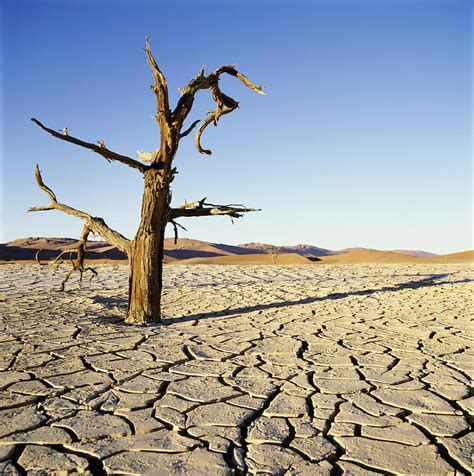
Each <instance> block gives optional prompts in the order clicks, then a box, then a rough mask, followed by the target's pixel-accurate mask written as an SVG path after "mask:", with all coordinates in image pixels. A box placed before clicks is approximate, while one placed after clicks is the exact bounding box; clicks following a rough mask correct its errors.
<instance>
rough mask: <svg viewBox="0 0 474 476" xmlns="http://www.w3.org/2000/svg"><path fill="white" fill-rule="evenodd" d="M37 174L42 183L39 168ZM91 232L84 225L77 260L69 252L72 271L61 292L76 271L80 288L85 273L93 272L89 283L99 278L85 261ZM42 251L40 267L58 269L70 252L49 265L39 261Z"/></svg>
mask: <svg viewBox="0 0 474 476" xmlns="http://www.w3.org/2000/svg"><path fill="white" fill-rule="evenodd" d="M35 174H36V175H37V177H36V179H37V181H38V183H42V179H41V174H40V172H39V170H38V168H37V169H36V171H35ZM41 188H42V189H43V190H44V189H46V188H47V187H46V186H45V185H44V184H42V186H41ZM30 211H35V210H34V209H30ZM90 232H91V229H90V228H89V227H88V226H87V225H84V228H83V229H82V233H81V236H80V238H79V240H78V242H77V246H76V259H75V260H73V259H72V253H73V252H72V251H69V261H70V262H71V269H70V270H69V271H68V272H67V273H66V274H65V276H64V279H63V281H62V282H61V286H60V288H59V291H61V292H62V291H64V288H65V286H66V283H67V282H68V280H69V278H70V277H71V275H72V273H74V271H77V272H78V273H79V287H80V288H82V277H83V274H84V273H86V272H87V271H90V272H91V277H90V279H89V283H90V282H91V281H92V278H94V277H96V276H97V271H96V270H95V269H94V268H92V267H91V266H88V267H87V268H86V267H85V265H84V260H85V257H86V247H87V239H88V238H89V234H90ZM41 251H42V250H38V251H37V253H36V255H35V259H36V261H37V262H38V264H39V265H40V266H46V265H53V266H56V268H57V267H58V266H59V265H60V264H61V263H62V262H63V258H62V257H63V255H64V254H66V253H67V252H68V251H67V250H65V251H62V252H61V253H59V255H58V256H56V258H54V260H52V261H48V262H47V263H42V262H41V260H40V259H39V254H40V252H41Z"/></svg>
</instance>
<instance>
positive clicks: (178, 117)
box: [171, 65, 265, 155]
mask: <svg viewBox="0 0 474 476" xmlns="http://www.w3.org/2000/svg"><path fill="white" fill-rule="evenodd" d="M224 73H225V74H229V75H230V76H235V77H236V78H238V79H239V80H240V81H242V83H244V84H245V86H247V87H248V88H249V89H251V90H252V91H254V92H256V93H258V94H265V93H264V92H263V87H262V86H257V85H255V84H254V83H252V82H251V81H250V80H249V79H248V78H247V77H246V76H245V75H244V74H242V73H240V72H239V71H237V70H236V69H235V65H228V66H221V67H220V68H217V69H216V70H215V71H214V72H212V73H211V74H209V75H208V76H205V75H204V68H202V69H201V71H200V72H199V74H198V75H197V76H196V77H195V78H194V79H192V80H191V81H190V82H189V83H188V84H187V85H186V86H185V87H184V88H181V89H180V93H181V98H180V100H179V101H178V104H177V106H176V108H175V110H174V111H173V114H172V117H171V121H172V124H173V126H174V127H176V128H177V129H178V130H181V127H182V125H183V122H184V120H185V119H186V117H187V115H188V114H189V112H190V111H191V108H192V106H193V103H194V96H195V94H196V93H197V92H198V91H199V90H200V89H209V90H210V91H211V95H212V98H213V100H214V102H215V103H216V106H217V107H216V109H215V110H214V111H212V113H211V115H210V116H209V117H207V118H206V119H204V121H203V122H202V123H201V125H200V126H199V128H198V130H197V131H196V140H195V142H196V148H197V150H198V151H199V152H200V153H201V154H205V155H211V153H212V152H211V151H210V150H208V149H203V148H202V147H201V144H200V139H201V135H202V133H203V131H204V129H205V128H206V127H207V126H208V125H209V124H210V123H211V122H213V123H214V125H217V122H218V121H219V118H220V117H221V116H222V115H224V114H228V113H230V112H232V111H233V110H235V109H236V108H237V107H238V106H239V103H238V102H237V101H236V100H235V99H233V98H231V97H230V96H227V95H226V94H224V93H223V92H222V91H221V90H220V88H219V79H220V76H221V75H222V74H224ZM189 132H190V131H189V130H188V131H186V134H184V135H187V134H188V133H189Z"/></svg>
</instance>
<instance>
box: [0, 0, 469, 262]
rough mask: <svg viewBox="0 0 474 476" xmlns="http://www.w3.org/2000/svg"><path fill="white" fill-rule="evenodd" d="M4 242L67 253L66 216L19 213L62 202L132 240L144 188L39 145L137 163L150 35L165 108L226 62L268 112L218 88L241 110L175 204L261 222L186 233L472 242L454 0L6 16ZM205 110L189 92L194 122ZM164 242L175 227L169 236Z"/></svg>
mask: <svg viewBox="0 0 474 476" xmlns="http://www.w3.org/2000/svg"><path fill="white" fill-rule="evenodd" d="M0 4H1V13H2V32H3V33H2V51H3V53H2V91H3V98H2V161H1V167H2V168H1V172H2V201H3V203H2V218H1V228H2V230H1V231H2V233H1V241H2V242H5V241H9V240H13V239H16V238H19V237H26V236H57V237H78V236H79V233H80V230H81V227H82V223H81V222H80V220H79V219H76V218H73V217H68V216H64V215H62V214H60V213H59V212H54V211H53V212H41V213H30V214H26V213H25V210H26V209H27V208H28V207H30V206H32V205H45V204H47V203H48V197H46V195H45V194H44V193H43V192H41V191H40V190H39V189H38V187H37V186H36V183H35V181H34V176H33V172H34V166H35V164H36V163H39V164H40V167H41V169H42V171H43V178H44V180H45V182H46V183H47V184H48V185H50V186H51V187H52V188H53V189H54V190H55V192H56V195H57V196H58V199H59V200H60V201H61V202H63V203H67V204H69V205H71V206H74V207H76V208H79V209H82V210H85V211H87V212H89V213H91V214H93V215H95V216H101V217H103V218H104V219H105V220H106V221H107V223H108V224H109V225H110V226H112V227H113V228H115V229H117V230H118V231H120V232H121V233H123V234H124V235H126V236H127V237H129V238H133V236H134V233H135V230H136V228H137V225H138V221H139V213H140V201H141V193H142V178H141V175H140V174H139V173H138V172H137V171H135V170H133V169H130V168H128V167H126V166H123V165H121V164H117V163H111V164H109V163H107V162H106V161H105V160H104V159H102V158H101V157H100V156H98V155H96V154H93V153H91V152H88V151H86V150H85V149H82V148H80V147H77V146H74V145H72V144H68V143H64V142H62V141H59V140H57V139H54V138H53V137H51V136H49V135H48V134H46V133H44V132H42V131H41V130H40V129H38V128H37V127H36V126H35V125H34V124H33V123H31V122H30V121H29V119H30V117H36V118H38V119H39V120H41V121H42V122H44V123H45V124H47V125H49V126H50V127H54V128H55V129H59V128H62V127H64V126H68V127H69V128H70V129H71V134H72V135H75V136H77V137H80V138H82V139H84V140H87V141H90V142H95V141H96V140H98V139H103V140H104V141H105V143H106V144H107V146H108V147H109V148H110V149H112V150H115V151H117V152H120V153H123V154H125V155H131V156H133V157H134V156H135V152H136V150H137V149H142V150H145V151H148V150H152V149H154V148H156V147H158V145H159V133H158V130H157V125H156V123H155V122H154V121H153V119H152V118H151V116H152V115H153V114H154V109H155V101H154V96H153V94H152V93H151V91H150V90H149V85H150V84H151V82H152V79H151V75H150V72H149V69H148V65H147V64H146V57H145V53H144V51H143V47H144V42H145V34H146V33H148V35H149V37H150V42H151V46H152V50H153V52H154V55H155V57H156V59H157V61H158V63H159V65H160V67H161V69H162V71H163V72H164V74H165V75H166V77H167V80H168V85H169V90H170V93H171V102H172V104H173V105H174V104H175V103H176V100H177V99H178V97H179V93H178V87H181V86H184V85H185V84H186V83H187V82H188V81H189V80H190V79H191V78H192V77H194V76H195V75H196V74H197V72H198V71H199V69H200V68H201V66H202V65H205V66H206V68H207V70H208V71H211V70H213V69H215V68H216V67H218V66H220V65H222V64H230V63H236V64H237V67H238V69H239V70H241V71H242V72H243V73H244V74H246V75H247V76H248V77H249V78H250V79H251V80H252V81H254V82H255V83H256V84H262V85H264V86H265V87H266V92H267V94H268V95H267V96H260V95H256V94H254V93H252V92H251V91H249V90H247V89H246V88H245V87H244V86H243V85H242V84H241V83H240V82H239V81H237V80H235V78H225V79H223V81H222V85H221V87H222V90H223V91H224V92H226V93H228V94H229V95H231V96H232V97H234V98H235V99H237V100H238V101H240V108H239V109H238V110H237V111H235V112H233V113H232V114H230V115H228V116H225V117H223V118H222V119H221V121H220V122H219V126H218V127H217V128H213V127H210V128H209V129H208V130H206V132H205V133H204V134H203V138H202V143H203V146H204V147H207V148H211V149H212V150H213V155H212V156H211V157H206V156H202V155H200V154H199V153H198V152H197V151H196V150H195V149H194V145H193V137H192V136H189V137H188V138H186V139H184V140H183V141H182V143H181V146H180V150H179V153H178V155H177V157H176V160H175V165H176V166H177V168H178V170H179V174H178V176H177V177H176V180H175V182H174V183H173V185H174V188H173V202H174V203H175V204H176V205H178V204H180V203H182V202H184V200H185V199H186V200H188V201H192V200H196V199H201V198H202V197H204V196H206V197H208V198H209V201H211V202H213V203H244V204H245V205H247V206H251V207H261V208H262V209H263V211H262V212H260V213H254V214H249V215H247V216H246V217H244V218H241V219H240V220H236V222H235V225H232V224H231V222H230V220H229V219H228V218H227V217H209V218H190V219H188V220H182V224H183V225H184V226H186V227H187V228H188V230H189V231H188V233H183V234H182V236H186V237H189V238H196V239H203V240H207V241H213V242H223V243H233V244H237V243H245V242H251V241H253V242H266V243H273V244H297V243H309V244H313V245H316V246H321V247H326V248H331V249H340V248H345V247H352V246H364V247H372V248H378V249H394V248H398V249H423V250H426V251H432V252H437V253H449V252H455V251H462V250H466V249H470V248H472V247H473V245H472V221H471V220H472V163H471V127H472V123H471V109H472V100H471V92H470V91H471V80H472V72H471V64H472V54H471V46H470V45H471V41H472V38H471V27H472V24H471V23H472V3H471V2H470V1H463V0H445V1H444V0H439V1H437V0H425V1H417V0H399V1H395V0H394V1H389V0H373V1H368V0H367V1H362V0H360V1H359V0H352V1H338V0H332V1H329V0H328V1H316V0H315V1H302V0H301V1H298V0H292V1H291V0H287V1H278V0H273V1H270V0H268V1H245V0H239V1H232V0H228V1H206V0H194V1H179V0H178V1H140V0H133V1H132V0H129V1H106V0H102V1H99V0H96V1H84V0H81V1H64V0H61V1H49V0H41V1H39V0H37V1H32V0H2V1H1V2H0ZM212 107H213V102H212V100H211V98H210V95H209V92H208V91H205V92H202V93H201V94H200V96H199V100H198V101H196V103H195V109H194V111H193V112H192V113H191V114H190V118H189V119H190V121H191V120H194V119H198V118H203V117H204V115H205V113H206V111H207V110H209V109H211V108H212ZM169 231H170V234H171V231H172V230H169Z"/></svg>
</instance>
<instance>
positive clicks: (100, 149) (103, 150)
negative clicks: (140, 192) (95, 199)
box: [31, 117, 148, 173]
mask: <svg viewBox="0 0 474 476" xmlns="http://www.w3.org/2000/svg"><path fill="white" fill-rule="evenodd" d="M31 120H32V121H33V122H34V123H35V124H36V125H37V126H38V127H40V128H41V129H43V130H44V131H46V132H48V133H49V134H51V135H52V136H53V137H56V138H57V139H61V140H64V141H66V142H71V143H72V144H76V145H80V146H81V147H85V148H86V149H89V150H92V151H94V152H96V153H97V154H99V155H101V156H102V157H104V158H105V159H106V160H107V161H109V162H110V161H112V160H113V161H115V162H121V163H122V164H125V165H128V166H129V167H132V168H134V169H138V170H139V171H140V172H141V173H145V171H146V170H147V169H148V166H146V165H144V164H142V163H141V162H139V161H138V160H135V159H132V158H130V157H127V156H125V155H120V154H117V153H116V152H113V151H111V150H109V149H107V147H105V145H103V146H100V145H96V144H91V143H89V142H84V141H83V140H80V139H77V138H76V137H73V136H70V135H69V134H66V133H64V134H60V133H58V132H57V131H55V130H54V129H50V128H49V127H46V126H45V125H43V124H42V123H41V122H40V121H38V120H37V119H35V118H34V117H33V118H31Z"/></svg>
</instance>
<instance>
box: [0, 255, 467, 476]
mask: <svg viewBox="0 0 474 476" xmlns="http://www.w3.org/2000/svg"><path fill="white" fill-rule="evenodd" d="M471 269H472V268H470V267H469V266H467V265H348V266H338V265H332V266H318V265H314V266H266V267H263V266H225V267H218V266H193V267H187V266H172V265H171V266H166V267H165V276H164V279H165V292H164V299H163V301H164V317H165V320H164V323H163V324H161V325H150V326H146V327H139V326H126V325H124V324H123V322H122V319H123V316H124V313H125V310H126V299H127V272H128V269H127V267H126V266H120V265H99V266H98V271H99V278H98V279H97V280H96V281H93V282H92V283H91V284H90V285H89V286H85V287H84V289H82V290H80V289H78V286H77V281H76V282H72V283H71V284H70V285H69V288H68V291H67V292H63V293H60V292H57V291H56V290H55V289H58V287H59V284H60V282H61V278H62V275H63V272H64V271H65V269H62V270H61V268H60V269H59V271H55V270H54V268H53V267H51V266H43V267H39V266H36V265H15V264H13V265H4V266H1V267H0V272H1V279H0V287H1V291H2V293H3V294H2V298H1V302H0V306H1V308H2V312H1V318H0V366H1V370H0V390H1V394H0V423H1V424H0V473H1V474H50V473H54V472H55V471H62V473H61V474H67V473H70V474H77V473H85V474H95V475H101V474H152V475H153V474H189V475H200V474H212V475H220V474H222V475H224V474H252V475H253V474H255V475H256V474H261V475H263V474H272V475H273V474H307V475H319V474H321V475H338V474H348V475H357V474H364V475H370V474H414V475H422V474H423V475H424V474H434V475H438V474H439V475H445V474H470V472H472V462H471V453H472V449H471V448H472V444H473V441H474V438H473V433H471V432H470V427H469V425H470V423H472V412H473V409H474V397H473V396H472V394H471V393H470V375H471V373H472V370H473V352H472V350H469V349H470V344H471V342H472V327H471V320H472V315H471V308H472V297H473V280H472V279H471V278H470V277H469V272H470V271H471Z"/></svg>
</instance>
